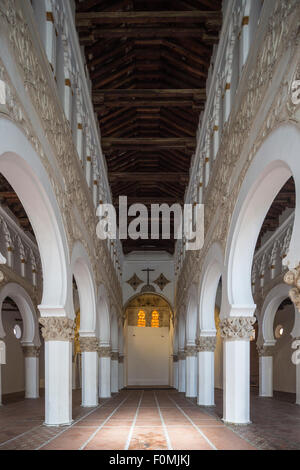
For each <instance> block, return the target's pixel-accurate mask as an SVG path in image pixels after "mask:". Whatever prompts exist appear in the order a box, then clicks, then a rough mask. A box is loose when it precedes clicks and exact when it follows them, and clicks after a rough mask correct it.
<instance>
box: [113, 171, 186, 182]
mask: <svg viewBox="0 0 300 470" xmlns="http://www.w3.org/2000/svg"><path fill="white" fill-rule="evenodd" d="M108 177H109V179H110V180H127V181H146V182H147V181H149V182H151V181H160V182H164V181H168V182H178V183H187V181H188V179H189V175H188V174H187V173H179V172H176V173H171V172H166V173H158V172H155V173H150V172H137V173H128V172H122V173H121V172H111V173H109V175H108Z"/></svg>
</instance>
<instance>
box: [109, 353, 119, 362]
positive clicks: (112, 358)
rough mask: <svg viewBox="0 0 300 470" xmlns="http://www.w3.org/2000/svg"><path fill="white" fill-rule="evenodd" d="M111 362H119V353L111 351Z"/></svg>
mask: <svg viewBox="0 0 300 470" xmlns="http://www.w3.org/2000/svg"><path fill="white" fill-rule="evenodd" d="M110 357H111V360H112V361H118V360H119V353H118V351H112V352H111V354H110Z"/></svg>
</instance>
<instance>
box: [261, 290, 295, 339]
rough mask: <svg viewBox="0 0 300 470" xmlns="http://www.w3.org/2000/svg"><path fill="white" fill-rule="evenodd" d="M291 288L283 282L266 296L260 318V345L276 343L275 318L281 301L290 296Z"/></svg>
mask: <svg viewBox="0 0 300 470" xmlns="http://www.w3.org/2000/svg"><path fill="white" fill-rule="evenodd" d="M289 290H290V288H289V286H288V285H287V284H283V283H282V284H279V285H277V286H275V287H273V289H271V290H270V292H269V293H268V295H267V297H266V298H265V301H264V303H263V307H262V310H261V316H260V318H259V327H260V331H259V337H258V344H259V345H260V346H262V345H266V346H272V345H274V344H275V343H276V339H275V338H274V333H273V325H274V319H275V315H276V312H277V310H278V308H279V306H280V304H281V302H282V301H283V300H284V299H286V298H287V297H288V296H289Z"/></svg>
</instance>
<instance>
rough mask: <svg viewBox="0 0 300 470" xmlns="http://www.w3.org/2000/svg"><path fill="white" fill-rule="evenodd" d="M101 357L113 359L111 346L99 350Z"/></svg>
mask: <svg viewBox="0 0 300 470" xmlns="http://www.w3.org/2000/svg"><path fill="white" fill-rule="evenodd" d="M98 354H99V357H111V356H110V355H111V349H110V347H109V346H100V347H99V348H98Z"/></svg>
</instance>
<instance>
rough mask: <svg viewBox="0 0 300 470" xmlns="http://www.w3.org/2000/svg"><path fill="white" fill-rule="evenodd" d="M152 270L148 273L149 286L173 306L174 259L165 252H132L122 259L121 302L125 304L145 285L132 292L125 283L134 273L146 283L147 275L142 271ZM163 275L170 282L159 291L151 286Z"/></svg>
mask: <svg viewBox="0 0 300 470" xmlns="http://www.w3.org/2000/svg"><path fill="white" fill-rule="evenodd" d="M146 268H150V269H154V272H151V273H150V284H152V285H153V286H154V287H155V290H156V293H157V294H161V295H163V296H164V297H166V298H167V299H168V300H169V301H170V302H171V305H174V258H173V256H172V255H170V254H169V253H166V252H157V251H156V252H151V253H150V254H149V253H147V252H132V253H130V254H129V255H126V256H125V257H124V264H123V275H122V278H123V286H122V288H123V302H124V304H125V303H126V302H127V300H128V299H130V297H132V296H134V295H135V294H138V293H139V292H140V290H141V288H142V287H143V286H144V285H145V284H140V285H139V287H138V288H137V290H134V289H133V288H132V287H131V286H130V285H129V284H127V282H126V281H128V280H129V279H130V278H131V277H132V276H133V274H134V273H136V275H137V276H138V277H139V278H140V279H141V280H142V281H143V282H144V283H147V273H146V272H143V271H142V269H146ZM161 273H163V274H164V276H165V277H166V278H167V279H168V280H169V281H171V282H170V284H167V285H166V287H165V288H164V289H163V290H162V291H161V290H160V288H159V287H158V286H157V285H156V284H153V281H154V280H155V279H157V278H158V276H159V275H160V274H161Z"/></svg>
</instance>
